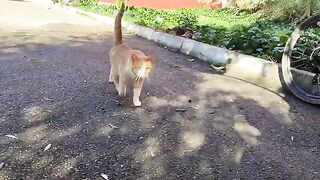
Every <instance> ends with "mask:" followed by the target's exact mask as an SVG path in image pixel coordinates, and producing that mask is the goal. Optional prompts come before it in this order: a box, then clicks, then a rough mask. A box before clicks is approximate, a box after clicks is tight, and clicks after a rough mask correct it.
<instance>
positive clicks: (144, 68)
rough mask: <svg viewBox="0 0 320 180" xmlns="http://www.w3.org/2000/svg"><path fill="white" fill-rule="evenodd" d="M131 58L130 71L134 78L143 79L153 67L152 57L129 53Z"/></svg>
mask: <svg viewBox="0 0 320 180" xmlns="http://www.w3.org/2000/svg"><path fill="white" fill-rule="evenodd" d="M131 59H132V67H131V70H132V73H133V76H134V77H133V78H135V79H145V78H148V77H149V74H150V73H151V72H152V70H153V69H154V61H155V60H154V58H153V57H149V56H138V55H136V54H134V53H133V54H132V55H131Z"/></svg>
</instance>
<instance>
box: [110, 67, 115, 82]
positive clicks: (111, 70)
mask: <svg viewBox="0 0 320 180" xmlns="http://www.w3.org/2000/svg"><path fill="white" fill-rule="evenodd" d="M113 73H114V72H113V68H112V66H111V68H110V73H109V83H113V82H114V79H113Z"/></svg>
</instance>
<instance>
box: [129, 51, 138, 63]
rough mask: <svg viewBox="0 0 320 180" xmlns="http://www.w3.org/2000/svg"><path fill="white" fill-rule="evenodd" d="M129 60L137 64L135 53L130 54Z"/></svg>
mask: <svg viewBox="0 0 320 180" xmlns="http://www.w3.org/2000/svg"><path fill="white" fill-rule="evenodd" d="M131 60H132V62H133V63H135V62H139V57H138V56H137V55H136V54H135V53H132V54H131Z"/></svg>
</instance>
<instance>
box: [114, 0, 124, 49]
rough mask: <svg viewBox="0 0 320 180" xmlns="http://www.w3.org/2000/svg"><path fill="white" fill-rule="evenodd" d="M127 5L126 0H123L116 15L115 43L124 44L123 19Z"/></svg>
mask: <svg viewBox="0 0 320 180" xmlns="http://www.w3.org/2000/svg"><path fill="white" fill-rule="evenodd" d="M125 7H126V6H125V3H124V1H122V4H121V7H120V10H119V12H118V14H117V16H116V19H115V21H114V35H115V39H114V45H119V44H122V30H121V20H122V16H123V14H124V10H125Z"/></svg>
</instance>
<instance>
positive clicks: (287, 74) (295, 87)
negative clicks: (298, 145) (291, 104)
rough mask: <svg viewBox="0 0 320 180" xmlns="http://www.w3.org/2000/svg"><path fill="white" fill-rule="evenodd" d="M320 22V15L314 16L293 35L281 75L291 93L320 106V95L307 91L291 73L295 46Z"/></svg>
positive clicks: (282, 63) (287, 48)
mask: <svg viewBox="0 0 320 180" xmlns="http://www.w3.org/2000/svg"><path fill="white" fill-rule="evenodd" d="M319 21H320V14H317V15H314V16H312V17H310V18H308V19H306V20H304V21H303V22H302V23H300V24H299V25H298V27H297V28H296V29H295V30H294V32H293V33H292V34H291V36H290V37H289V39H288V40H287V43H286V45H285V48H284V52H283V55H282V60H281V70H282V72H281V75H282V79H283V80H284V83H285V85H286V87H287V89H289V91H290V92H291V93H292V94H293V95H294V96H296V97H298V98H299V99H301V100H302V101H305V102H307V103H310V104H316V105H319V104H320V95H319V96H318V95H313V94H310V93H308V92H307V91H305V90H304V89H303V88H301V87H300V86H299V84H298V83H297V82H295V80H294V78H293V75H292V72H291V58H290V57H291V54H292V50H293V48H294V46H295V45H296V43H297V41H298V39H299V38H300V36H301V35H302V34H303V33H304V31H305V30H306V29H308V28H309V27H310V26H312V25H313V24H314V23H316V22H319Z"/></svg>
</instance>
